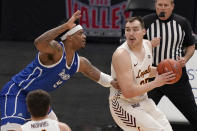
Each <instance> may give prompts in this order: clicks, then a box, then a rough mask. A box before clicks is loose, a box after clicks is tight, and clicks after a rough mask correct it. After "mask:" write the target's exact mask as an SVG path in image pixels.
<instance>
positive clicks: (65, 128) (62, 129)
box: [58, 122, 71, 131]
mask: <svg viewBox="0 0 197 131" xmlns="http://www.w3.org/2000/svg"><path fill="white" fill-rule="evenodd" d="M58 125H59V128H60V131H71V129H70V127H69V126H68V125H67V124H65V123H62V122H58Z"/></svg>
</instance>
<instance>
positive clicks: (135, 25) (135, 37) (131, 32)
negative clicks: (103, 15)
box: [125, 16, 146, 44]
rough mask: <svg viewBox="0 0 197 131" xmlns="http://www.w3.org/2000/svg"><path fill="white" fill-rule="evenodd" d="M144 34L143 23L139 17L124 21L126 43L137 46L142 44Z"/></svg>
mask: <svg viewBox="0 0 197 131" xmlns="http://www.w3.org/2000/svg"><path fill="white" fill-rule="evenodd" d="M145 33H146V31H145V29H144V21H143V19H142V18H141V17H139V16H137V17H130V18H128V19H127V20H126V24H125V36H126V40H127V43H129V44H138V43H139V42H142V39H143V37H144V35H145Z"/></svg>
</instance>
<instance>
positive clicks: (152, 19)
mask: <svg viewBox="0 0 197 131" xmlns="http://www.w3.org/2000/svg"><path fill="white" fill-rule="evenodd" d="M143 19H144V23H145V28H146V30H147V34H146V36H145V38H147V39H149V40H152V39H153V38H154V37H160V38H161V40H160V45H159V46H157V47H156V48H154V49H153V65H154V66H157V65H158V63H159V62H160V61H162V60H164V59H169V58H171V59H175V60H177V56H184V47H188V46H190V45H193V44H194V42H193V39H192V28H191V25H190V23H189V22H188V20H187V19H186V18H184V17H182V16H179V15H177V14H172V15H171V17H170V18H169V19H167V20H165V21H163V20H160V19H159V18H158V17H157V15H156V14H155V13H154V14H150V15H147V16H144V18H143Z"/></svg>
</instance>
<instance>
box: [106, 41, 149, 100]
mask: <svg viewBox="0 0 197 131" xmlns="http://www.w3.org/2000/svg"><path fill="white" fill-rule="evenodd" d="M143 47H144V49H145V56H144V59H143V61H139V60H138V58H137V57H136V56H135V54H134V53H133V52H132V51H131V50H130V48H129V46H128V44H127V42H124V43H123V44H122V45H121V46H119V47H118V48H117V50H118V49H121V48H123V49H125V50H126V51H127V52H128V53H129V55H130V58H131V61H132V63H131V67H132V71H133V78H134V80H133V81H132V82H135V83H136V84H140V85H143V84H145V83H147V82H148V78H149V75H150V71H151V65H152V53H151V51H150V49H149V47H148V45H147V43H146V40H143ZM111 75H112V77H113V78H114V79H115V78H116V73H115V71H114V68H113V65H111ZM115 96H119V97H120V98H121V99H125V100H127V101H129V102H134V103H135V102H139V101H141V100H144V99H145V98H147V97H148V96H147V93H145V94H143V95H141V96H136V97H133V98H129V99H128V98H125V97H124V96H123V95H122V93H121V92H120V91H119V90H117V89H115V88H113V87H112V88H110V96H109V99H113V98H114V97H115Z"/></svg>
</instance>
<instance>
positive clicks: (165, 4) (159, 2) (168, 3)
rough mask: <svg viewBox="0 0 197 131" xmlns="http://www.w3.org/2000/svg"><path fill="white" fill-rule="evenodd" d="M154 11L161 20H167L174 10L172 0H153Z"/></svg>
mask: <svg viewBox="0 0 197 131" xmlns="http://www.w3.org/2000/svg"><path fill="white" fill-rule="evenodd" d="M155 9H156V13H157V15H158V17H159V19H161V20H167V19H168V18H169V17H170V16H171V15H172V11H173V10H174V0H155Z"/></svg>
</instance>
